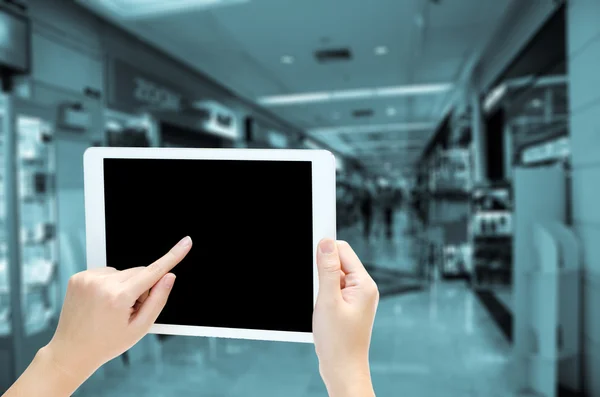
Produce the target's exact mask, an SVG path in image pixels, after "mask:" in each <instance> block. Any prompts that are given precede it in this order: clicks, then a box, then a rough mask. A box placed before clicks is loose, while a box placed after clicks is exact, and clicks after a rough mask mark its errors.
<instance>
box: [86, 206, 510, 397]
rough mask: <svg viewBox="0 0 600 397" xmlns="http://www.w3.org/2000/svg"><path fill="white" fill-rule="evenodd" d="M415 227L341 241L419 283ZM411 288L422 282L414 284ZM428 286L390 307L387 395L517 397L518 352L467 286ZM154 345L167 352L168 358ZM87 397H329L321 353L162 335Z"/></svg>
mask: <svg viewBox="0 0 600 397" xmlns="http://www.w3.org/2000/svg"><path fill="white" fill-rule="evenodd" d="M407 223H408V217H407V216H406V215H405V214H404V213H399V214H398V216H397V217H396V221H395V227H394V231H395V233H396V235H395V237H394V238H393V239H392V241H386V240H385V239H384V238H382V237H373V238H372V239H371V240H370V241H369V242H367V241H365V240H364V238H362V237H361V233H360V230H358V229H357V230H347V231H345V232H344V233H341V234H340V236H339V237H340V238H344V239H347V240H348V241H349V242H350V243H351V244H352V245H353V246H354V247H355V249H356V250H357V252H358V253H359V255H361V256H362V257H363V259H368V262H369V263H376V264H377V266H379V267H384V268H385V269H384V270H386V271H389V270H391V272H388V273H386V274H388V275H389V274H391V275H394V274H395V273H394V271H397V272H398V273H407V274H410V273H411V272H413V271H414V269H415V263H414V260H411V258H410V255H408V254H407V253H408V252H410V251H409V250H408V248H409V245H410V237H409V236H407V235H405V234H403V230H405V228H406V226H407ZM380 235H381V234H380ZM365 262H367V261H366V260H365ZM384 273H385V272H384ZM381 277H385V276H381ZM408 281H409V282H412V283H413V284H414V283H415V282H416V281H417V280H415V279H413V280H410V277H409V280H408ZM405 282H406V280H405ZM420 284H421V285H420V288H413V289H406V290H402V289H400V290H398V291H400V292H397V293H390V294H388V295H385V296H383V297H382V299H381V302H380V306H379V310H378V313H377V318H376V321H375V326H374V332H373V341H372V346H371V371H372V377H373V382H374V386H375V391H376V393H377V395H378V396H381V397H382V396H402V397H474V396H486V397H504V396H513V395H515V394H514V393H513V391H512V390H511V382H510V361H509V350H510V346H509V344H508V342H507V341H506V340H505V338H504V336H503V335H502V333H501V332H500V330H499V329H498V327H497V326H496V324H495V323H494V322H493V320H492V319H491V317H490V316H489V314H488V313H487V312H486V310H485V309H484V307H483V306H482V305H481V303H480V302H479V301H478V299H477V298H476V296H475V295H474V294H473V293H472V291H471V290H470V289H469V288H468V287H467V285H466V284H465V283H464V282H462V281H434V282H432V283H423V282H422V283H420ZM152 346H154V347H158V346H160V349H159V350H160V351H157V350H156V349H155V348H154V349H153V348H152ZM153 357H159V358H153ZM77 394H78V395H81V396H89V397H101V396H102V397H104V396H107V397H108V396H111V397H120V396H156V397H161V396H164V397H167V396H169V397H170V396H182V397H187V396H211V397H236V396H240V397H241V396H243V397H252V396H261V397H271V396H273V397H274V396H277V397H283V396H285V397H301V396H306V397H325V396H327V393H326V390H325V388H324V386H323V383H322V381H321V379H320V377H319V372H318V364H317V359H316V356H315V353H314V347H313V346H312V345H305V344H293V343H292V344H288V343H274V342H258V341H238V340H222V339H207V338H194V337H170V338H167V339H165V340H163V341H162V342H161V343H156V340H155V339H154V336H150V337H149V338H148V340H146V341H145V343H143V344H141V345H140V346H139V347H138V348H137V350H135V351H133V352H132V354H130V357H129V363H128V364H125V363H123V360H122V359H120V358H119V359H117V360H115V362H113V363H110V364H109V365H107V366H106V368H105V370H104V371H103V372H102V373H99V374H98V375H96V376H95V377H94V378H93V379H91V380H90V381H88V382H87V383H86V384H85V385H84V386H83V387H82V388H81V390H80V391H79V392H78V393H77Z"/></svg>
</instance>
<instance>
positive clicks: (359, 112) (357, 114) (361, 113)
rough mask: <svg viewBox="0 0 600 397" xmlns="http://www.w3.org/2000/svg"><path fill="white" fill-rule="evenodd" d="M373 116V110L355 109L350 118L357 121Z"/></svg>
mask: <svg viewBox="0 0 600 397" xmlns="http://www.w3.org/2000/svg"><path fill="white" fill-rule="evenodd" d="M373 114H374V112H373V109H356V110H354V111H353V112H352V116H353V117H354V118H357V119H362V118H365V117H372V116H373Z"/></svg>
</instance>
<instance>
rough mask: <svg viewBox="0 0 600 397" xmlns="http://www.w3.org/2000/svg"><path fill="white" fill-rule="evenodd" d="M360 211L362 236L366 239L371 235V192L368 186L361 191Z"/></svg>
mask: <svg viewBox="0 0 600 397" xmlns="http://www.w3.org/2000/svg"><path fill="white" fill-rule="evenodd" d="M360 212H361V214H362V219H363V236H364V237H365V239H367V240H368V239H369V238H370V236H371V225H372V222H373V194H372V193H371V191H370V189H368V188H367V189H365V190H364V192H363V195H362V200H361V203H360Z"/></svg>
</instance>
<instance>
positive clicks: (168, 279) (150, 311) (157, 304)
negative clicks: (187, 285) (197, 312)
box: [133, 273, 175, 329]
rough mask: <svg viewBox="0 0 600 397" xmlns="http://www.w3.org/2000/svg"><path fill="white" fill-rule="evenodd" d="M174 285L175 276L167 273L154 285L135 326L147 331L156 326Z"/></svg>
mask: <svg viewBox="0 0 600 397" xmlns="http://www.w3.org/2000/svg"><path fill="white" fill-rule="evenodd" d="M174 283H175V275H174V274H173V273H167V274H165V275H164V276H163V277H162V278H161V279H160V280H159V281H158V282H157V283H156V284H155V285H154V287H153V288H152V290H151V291H150V294H149V295H148V298H146V300H145V301H144V303H143V304H142V307H141V308H140V309H139V311H138V312H137V315H136V316H135V318H134V320H133V324H134V326H136V327H141V328H144V329H146V328H149V327H150V326H151V325H152V324H154V322H155V321H156V319H157V318H158V315H159V314H160V312H161V311H162V309H163V308H164V307H165V305H166V304H167V299H168V298H169V294H170V293H171V289H172V288H173V284H174Z"/></svg>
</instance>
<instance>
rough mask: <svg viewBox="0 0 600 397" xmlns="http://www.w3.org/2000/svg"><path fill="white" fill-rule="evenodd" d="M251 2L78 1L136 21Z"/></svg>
mask: <svg viewBox="0 0 600 397" xmlns="http://www.w3.org/2000/svg"><path fill="white" fill-rule="evenodd" d="M248 1H249V0H169V1H157V0H97V1H95V2H91V1H89V0H78V2H79V3H81V4H83V5H85V6H89V7H92V8H97V9H100V10H106V11H109V12H111V13H112V14H114V15H116V16H118V17H120V18H124V19H135V18H144V17H152V16H156V15H160V16H164V15H166V14H174V13H183V12H185V11H190V10H201V9H208V8H214V7H222V6H228V5H235V4H243V3H247V2H248Z"/></svg>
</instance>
